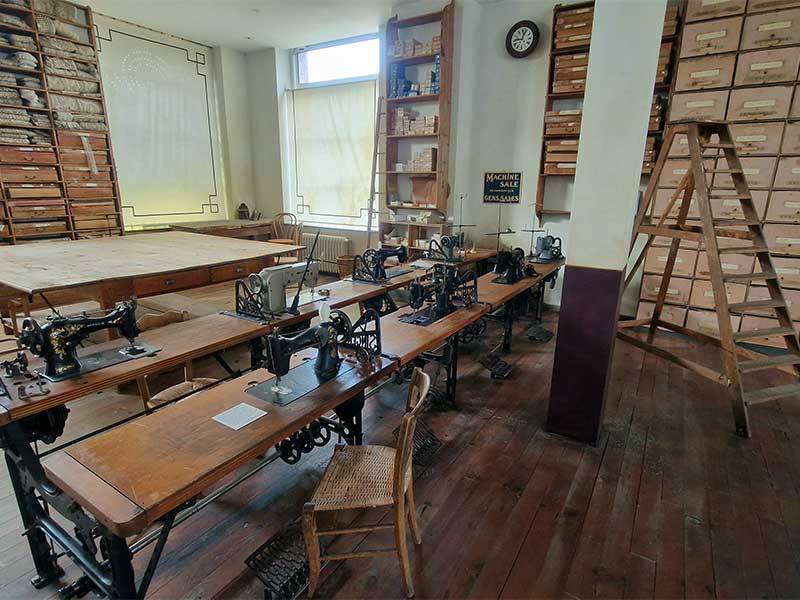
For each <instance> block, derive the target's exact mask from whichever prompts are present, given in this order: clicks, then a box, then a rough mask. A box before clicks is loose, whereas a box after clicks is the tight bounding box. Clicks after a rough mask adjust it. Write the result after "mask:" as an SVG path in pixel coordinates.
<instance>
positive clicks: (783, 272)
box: [775, 267, 800, 275]
mask: <svg viewBox="0 0 800 600" xmlns="http://www.w3.org/2000/svg"><path fill="white" fill-rule="evenodd" d="M775 272H776V273H777V274H778V275H800V269H791V268H786V267H784V268H780V267H775Z"/></svg>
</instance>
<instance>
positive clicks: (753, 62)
mask: <svg viewBox="0 0 800 600" xmlns="http://www.w3.org/2000/svg"><path fill="white" fill-rule="evenodd" d="M798 68H800V48H776V49H772V50H757V51H755V52H741V53H740V54H739V61H738V64H737V66H736V77H735V84H736V85H737V86H740V85H764V84H768V83H783V82H786V81H794V80H795V79H797V71H798Z"/></svg>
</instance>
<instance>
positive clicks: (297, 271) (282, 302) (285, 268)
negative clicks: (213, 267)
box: [247, 262, 323, 313]
mask: <svg viewBox="0 0 800 600" xmlns="http://www.w3.org/2000/svg"><path fill="white" fill-rule="evenodd" d="M305 270H306V263H305V262H298V263H294V264H291V265H276V266H274V267H267V268H266V269H262V270H261V271H259V272H258V273H252V274H251V275H249V276H248V278H247V280H248V283H249V284H250V289H251V290H252V291H253V293H255V294H258V295H259V296H260V297H261V307H262V309H263V311H264V312H271V313H279V312H281V311H284V310H286V287H287V286H290V285H297V284H299V283H300V280H301V279H303V273H304V272H305ZM318 283H319V263H318V262H311V264H309V265H308V273H306V278H305V281H303V291H301V293H300V304H301V305H302V304H308V303H309V302H314V301H316V300H320V299H322V298H323V296H322V295H321V294H317V293H316V292H315V291H314V288H316V287H317V284H318ZM306 290H307V291H306Z"/></svg>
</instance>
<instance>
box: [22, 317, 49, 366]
mask: <svg viewBox="0 0 800 600" xmlns="http://www.w3.org/2000/svg"><path fill="white" fill-rule="evenodd" d="M19 340H20V343H22V345H23V346H25V347H26V348H28V350H30V351H31V352H33V353H34V354H35V355H37V356H40V355H41V354H42V352H43V351H44V347H43V345H44V340H43V339H42V328H41V327H39V323H37V322H36V319H32V318H31V317H26V318H25V320H24V321H22V328H21V329H20V332H19Z"/></svg>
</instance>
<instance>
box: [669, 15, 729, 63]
mask: <svg viewBox="0 0 800 600" xmlns="http://www.w3.org/2000/svg"><path fill="white" fill-rule="evenodd" d="M743 22H744V18H743V17H731V18H729V19H718V20H715V21H703V22H700V23H691V24H687V25H685V26H684V28H683V37H682V38H681V39H682V41H681V54H680V57H681V58H689V57H692V56H704V55H706V54H721V53H723V52H735V51H736V50H737V49H738V48H739V38H740V36H741V33H742V23H743Z"/></svg>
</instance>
